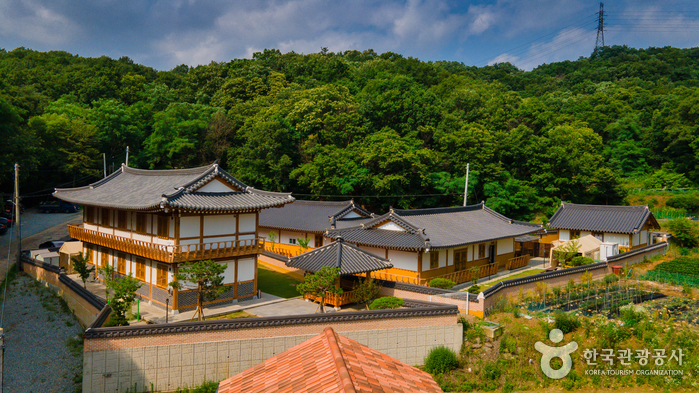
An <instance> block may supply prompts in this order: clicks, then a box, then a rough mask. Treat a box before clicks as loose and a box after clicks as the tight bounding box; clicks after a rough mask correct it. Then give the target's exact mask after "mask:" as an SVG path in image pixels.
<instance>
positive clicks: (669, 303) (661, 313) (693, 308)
mask: <svg viewBox="0 0 699 393" xmlns="http://www.w3.org/2000/svg"><path fill="white" fill-rule="evenodd" d="M643 306H644V307H645V308H646V309H647V310H648V311H649V312H650V314H651V315H654V316H655V317H656V318H665V319H673V320H675V321H684V322H687V323H690V324H693V325H696V326H699V300H693V299H686V298H679V297H668V298H665V299H658V300H654V301H652V302H648V303H646V304H644V305H643Z"/></svg>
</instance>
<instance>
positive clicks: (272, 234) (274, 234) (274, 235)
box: [267, 231, 277, 251]
mask: <svg viewBox="0 0 699 393" xmlns="http://www.w3.org/2000/svg"><path fill="white" fill-rule="evenodd" d="M267 237H268V238H269V241H270V242H272V243H271V244H270V248H271V249H272V251H274V243H276V241H277V232H274V231H272V232H270V233H268V234H267Z"/></svg>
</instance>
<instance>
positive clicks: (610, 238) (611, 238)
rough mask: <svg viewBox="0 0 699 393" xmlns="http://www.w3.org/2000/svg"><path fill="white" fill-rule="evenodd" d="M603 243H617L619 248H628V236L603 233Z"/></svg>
mask: <svg viewBox="0 0 699 393" xmlns="http://www.w3.org/2000/svg"><path fill="white" fill-rule="evenodd" d="M604 241H605V242H609V243H617V244H619V245H620V246H625V247H628V246H629V235H618V234H615V233H605V234H604Z"/></svg>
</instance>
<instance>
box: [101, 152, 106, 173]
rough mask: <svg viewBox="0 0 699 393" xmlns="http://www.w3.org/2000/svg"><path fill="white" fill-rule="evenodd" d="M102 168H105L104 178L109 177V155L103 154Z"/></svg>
mask: <svg viewBox="0 0 699 393" xmlns="http://www.w3.org/2000/svg"><path fill="white" fill-rule="evenodd" d="M102 166H103V167H104V177H107V154H106V153H102Z"/></svg>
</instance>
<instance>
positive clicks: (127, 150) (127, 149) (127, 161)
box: [126, 146, 129, 166]
mask: <svg viewBox="0 0 699 393" xmlns="http://www.w3.org/2000/svg"><path fill="white" fill-rule="evenodd" d="M126 166H129V147H128V146H126Z"/></svg>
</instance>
